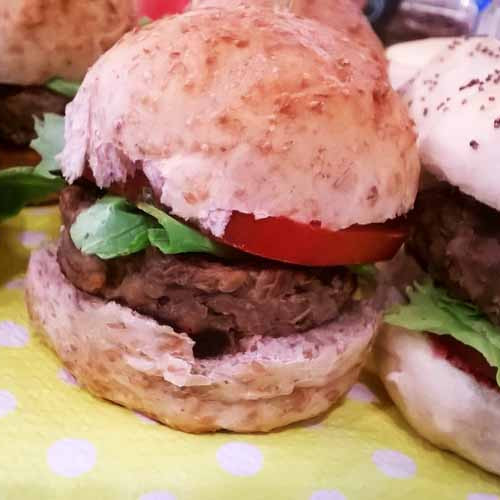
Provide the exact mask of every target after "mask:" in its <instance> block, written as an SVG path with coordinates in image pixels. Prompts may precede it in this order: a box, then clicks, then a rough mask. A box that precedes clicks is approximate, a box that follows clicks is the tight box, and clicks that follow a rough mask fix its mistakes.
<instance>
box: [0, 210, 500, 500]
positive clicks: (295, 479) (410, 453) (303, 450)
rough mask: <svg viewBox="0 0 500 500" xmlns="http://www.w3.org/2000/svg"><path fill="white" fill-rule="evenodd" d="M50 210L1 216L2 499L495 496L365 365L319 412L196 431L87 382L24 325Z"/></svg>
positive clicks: (497, 491) (496, 489)
mask: <svg viewBox="0 0 500 500" xmlns="http://www.w3.org/2000/svg"><path fill="white" fill-rule="evenodd" d="M58 227H59V218H58V215H57V210H56V209H55V208H37V209H34V208H33V209H27V210H24V212H23V213H22V214H21V215H20V216H18V217H16V218H15V219H12V220H9V221H6V222H3V223H2V224H0V443H1V447H0V499H1V500H11V499H12V500H19V499H22V500H31V499H33V500H35V499H36V500H40V499H51V500H53V499H55V500H57V499H69V498H71V500H87V499H89V498H95V499H99V500H106V499H110V500H111V499H113V500H114V499H120V500H128V499H130V500H188V499H189V500H192V499H194V500H198V499H203V500H205V499H207V500H224V499H228V500H232V499H238V500H257V499H259V500H260V499H269V500H271V499H272V500H274V499H294V500H346V499H349V500H355V499H365V498H366V499H371V498H373V499H386V500H391V499H394V500H396V499H397V500H399V499H405V500H413V499H415V500H421V499H423V498H426V499H429V500H433V499H440V500H442V499H444V500H446V499H449V500H459V499H463V500H500V479H499V478H497V477H495V476H492V475H489V474H487V473H485V472H482V471H480V470H478V469H477V468H475V467H473V466H472V465H470V464H468V463H467V462H465V461H463V460H461V459H459V458H458V457H455V456H454V455H451V454H448V453H444V452H441V451H439V450H437V449H435V448H433V447H432V446H430V445H429V444H427V443H426V442H425V441H423V440H422V439H420V438H419V437H418V436H416V435H415V433H414V432H412V431H411V429H410V428H409V427H408V426H407V425H406V423H405V422H404V420H403V419H402V418H401V417H400V415H399V414H398V412H397V411H396V409H395V407H394V405H393V404H392V403H391V402H390V401H389V399H388V397H387V395H386V393H385V392H384V391H383V389H382V388H381V386H380V384H379V383H378V382H377V381H376V379H374V378H371V377H370V376H368V375H365V376H363V377H362V378H361V380H360V382H358V383H357V384H356V385H355V386H354V387H353V388H352V389H351V391H350V392H349V394H348V396H347V397H346V399H345V401H344V402H343V403H342V404H341V405H339V406H338V407H337V408H336V409H335V410H334V411H332V412H331V413H330V414H329V415H327V416H326V417H325V418H323V419H317V420H314V421H309V422H305V423H302V424H299V425H294V426H290V427H288V428H286V429H284V430H282V431H279V432H274V433H271V434H267V435H238V434H229V433H219V434H215V435H206V436H192V435H189V434H183V433H182V432H178V431H173V430H171V429H168V428H167V427H164V426H162V425H159V424H157V423H156V422H154V421H152V420H150V419H149V418H147V417H145V416H143V415H140V414H137V413H134V412H132V411H129V410H127V409H124V408H121V407H119V406H116V405H113V404H111V403H107V402H104V401H100V400H97V399H95V398H94V397H92V396H90V395H89V394H87V393H86V392H85V391H83V390H82V389H81V388H80V387H79V386H78V384H77V382H76V380H75V379H74V378H73V376H72V375H71V374H70V373H68V372H67V371H66V370H65V369H64V368H62V366H61V364H60V362H59V361H58V360H57V358H56V357H55V356H54V355H53V353H52V352H51V351H50V350H49V349H48V348H47V347H45V345H43V344H42V343H41V341H40V339H39V338H38V337H37V336H36V335H34V334H33V332H32V331H31V330H30V327H29V322H28V318H27V314H26V309H25V306H24V302H23V275H24V272H25V270H26V265H27V261H28V258H29V253H30V250H32V249H33V248H36V247H37V246H39V245H41V244H43V243H44V242H45V241H47V240H49V239H52V238H55V237H57V233H58Z"/></svg>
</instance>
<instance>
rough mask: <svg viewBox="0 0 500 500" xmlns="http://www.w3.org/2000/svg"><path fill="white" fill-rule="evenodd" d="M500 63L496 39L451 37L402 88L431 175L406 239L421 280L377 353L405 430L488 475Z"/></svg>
mask: <svg viewBox="0 0 500 500" xmlns="http://www.w3.org/2000/svg"><path fill="white" fill-rule="evenodd" d="M419 43H420V42H419ZM413 47H414V46H411V47H410V48H412V49H413ZM403 49H404V47H403ZM499 61H500V41H498V40H494V39H489V38H470V39H462V38H456V39H451V40H448V41H447V45H446V46H445V47H444V49H443V50H442V51H441V52H439V53H438V54H437V55H436V57H435V58H434V59H433V60H432V61H431V62H430V63H429V64H427V65H425V66H424V67H423V69H421V71H420V73H418V74H417V76H415V77H414V78H412V79H410V81H409V82H408V83H407V84H406V85H405V86H404V87H403V89H402V90H401V93H402V94H403V96H404V98H405V100H406V101H407V103H408V106H409V109H410V114H411V116H412V117H413V119H414V121H415V123H416V127H417V130H418V136H419V137H418V145H419V150H420V157H421V161H422V166H423V167H424V168H425V169H426V170H427V171H428V172H429V173H431V174H433V175H434V176H435V178H434V179H433V182H431V181H430V180H429V179H427V183H428V184H429V186H428V187H427V188H426V189H424V190H422V191H421V192H420V193H419V195H418V197H417V200H416V202H415V209H414V211H413V212H412V214H411V217H410V221H411V229H410V236H409V239H408V242H407V244H406V250H407V253H408V254H410V256H411V258H414V259H416V261H417V262H418V264H420V266H421V268H422V269H423V270H424V271H426V272H427V276H425V275H424V276H423V277H422V276H421V275H422V274H423V271H422V270H421V271H418V270H417V272H416V276H417V281H415V282H414V283H412V282H410V283H407V285H410V286H409V288H408V289H407V290H406V294H405V295H406V297H405V298H406V299H407V303H405V304H404V305H401V306H398V307H396V308H395V309H394V310H393V311H391V312H390V313H389V314H388V315H387V316H386V322H387V323H388V324H389V326H388V327H387V328H385V329H384V331H383V332H382V334H381V336H380V337H379V340H378V341H377V349H376V355H377V356H376V358H377V361H378V367H379V371H380V375H381V377H382V379H383V381H384V384H385V386H386V388H387V390H388V392H389V394H390V395H391V397H392V398H393V399H394V401H395V403H396V405H397V406H398V407H399V409H400V410H401V411H402V413H403V414H404V415H405V417H406V418H407V419H408V421H409V422H410V424H411V425H412V426H413V427H414V428H415V429H416V430H417V431H418V432H419V433H420V434H422V435H423V436H424V437H425V438H427V439H428V440H429V441H431V442H432V443H434V444H436V445H437V446H439V447H441V448H444V449H447V450H451V451H454V452H456V453H458V454H459V455H461V456H463V457H465V458H467V459H469V460H471V461H472V462H474V463H476V464H478V465H479V466H481V467H483V468H484V469H486V470H489V471H491V472H494V473H496V474H500V434H499V432H498V424H499V422H500V213H499V210H500V175H499V165H500V148H499V144H500V63H499ZM410 267H414V263H413V260H409V259H406V260H405V261H404V262H403V266H402V269H404V270H405V271H406V272H407V271H408V269H409V268H410ZM419 274H420V276H419ZM398 275H399V276H398V281H401V273H398Z"/></svg>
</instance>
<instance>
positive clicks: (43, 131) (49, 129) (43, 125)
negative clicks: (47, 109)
mask: <svg viewBox="0 0 500 500" xmlns="http://www.w3.org/2000/svg"><path fill="white" fill-rule="evenodd" d="M34 118H35V131H36V133H37V135H38V137H37V138H36V139H34V140H33V141H31V144H30V146H31V147H32V148H33V149H34V150H35V151H36V152H37V153H38V154H39V155H40V156H41V157H42V160H41V161H40V163H39V164H38V165H37V166H36V167H35V172H36V173H37V174H38V175H40V176H44V177H48V178H54V177H55V176H54V175H53V172H56V171H58V170H59V163H58V162H57V160H56V156H57V155H58V154H59V153H60V152H61V151H62V150H63V148H64V116H60V115H56V114H54V113H46V114H44V115H43V120H40V119H39V118H37V117H34Z"/></svg>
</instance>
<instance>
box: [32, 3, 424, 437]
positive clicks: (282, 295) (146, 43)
mask: <svg viewBox="0 0 500 500" xmlns="http://www.w3.org/2000/svg"><path fill="white" fill-rule="evenodd" d="M385 75H386V69H385V67H384V66H382V65H381V64H380V63H379V62H378V61H377V60H375V59H373V58H372V57H371V56H370V55H369V53H368V50H367V49H363V48H361V46H358V45H357V44H355V43H351V42H350V41H349V40H348V39H346V37H345V36H339V35H338V34H337V33H336V32H334V31H331V30H329V29H328V28H327V27H324V26H322V25H320V24H319V23H317V22H315V21H311V20H304V19H299V18H297V17H295V16H294V15H293V14H291V13H285V12H280V13H277V12H274V11H273V10H272V9H262V8H254V7H251V6H248V7H245V6H241V7H235V8H234V9H229V8H228V9H224V8H222V7H220V8H210V9H209V8H207V9H200V10H193V11H191V12H188V13H185V14H182V15H179V16H174V17H171V18H168V19H164V20H161V21H157V22H155V23H152V24H150V25H148V26H146V27H144V28H143V29H141V30H140V31H137V32H135V33H130V34H128V35H126V36H125V37H124V38H123V39H122V40H121V41H120V42H119V43H118V44H117V45H115V46H114V47H113V48H112V49H111V50H110V51H109V52H107V53H106V54H105V55H104V56H103V57H102V58H100V60H99V61H98V62H97V63H96V64H95V65H94V67H93V68H92V69H91V70H90V72H89V73H88V74H87V76H86V78H85V80H84V82H83V84H82V86H81V88H80V90H79V92H78V94H77V96H76V98H75V100H74V101H73V102H72V103H71V104H70V105H69V106H68V108H67V116H66V131H65V140H66V144H65V147H64V150H63V152H62V154H61V155H60V157H59V158H60V164H61V169H62V174H63V175H64V177H65V178H66V180H67V181H68V182H69V183H71V186H70V187H68V188H67V189H65V190H64V191H63V192H62V195H61V203H60V207H61V213H62V218H63V222H64V229H63V231H62V235H61V239H60V241H59V243H58V247H57V249H55V248H47V249H43V250H40V251H38V252H36V253H34V254H33V255H32V258H31V262H30V266H29V270H28V276H27V304H28V307H29V311H30V315H31V318H32V320H33V323H34V325H35V326H36V328H37V329H38V330H39V331H40V332H42V334H43V335H44V336H45V338H46V339H47V341H48V343H49V344H50V345H51V346H52V347H53V348H54V350H55V351H56V352H57V354H58V355H59V357H60V358H61V359H62V360H63V362H64V363H65V365H66V366H67V368H68V369H69V370H70V371H71V372H72V373H73V374H74V375H75V377H76V378H77V379H78V381H79V382H80V383H81V384H82V385H83V386H85V387H86V388H87V389H88V390H89V391H91V392H92V393H93V394H96V395H98V396H101V397H103V398H106V399H109V400H111V401H115V402H117V403H119V404H122V405H124V406H127V407H129V408H133V409H135V410H139V411H141V412H143V413H145V414H147V415H150V416H151V417H153V418H155V419H157V420H159V421H161V422H164V423H166V424H168V425H170V426H172V427H175V428H178V429H182V430H184V431H189V432H205V431H215V430H217V429H230V430H233V431H245V432H251V431H268V430H270V429H273V428H275V427H279V426H283V425H286V424H289V423H291V422H295V421H298V420H301V419H305V418H309V417H313V416H315V415H318V414H320V413H321V412H324V411H325V410H327V409H328V408H329V407H330V406H331V405H332V403H334V402H335V401H337V400H338V399H339V398H340V397H341V396H342V395H343V394H344V393H345V392H346V391H347V390H348V389H349V387H350V386H351V385H352V384H353V383H354V381H355V380H356V378H357V376H358V374H359V371H360V369H361V366H362V365H363V362H364V360H365V358H366V355H367V353H368V350H369V348H370V345H371V343H372V340H373V337H374V334H375V332H376V330H377V327H378V324H379V318H380V316H379V314H378V312H377V311H376V310H375V309H374V307H373V306H372V304H371V303H370V301H369V300H359V297H357V296H355V295H354V294H355V291H356V287H357V283H356V282H357V279H356V274H355V273H353V271H352V270H351V269H350V268H349V267H348V266H349V265H351V264H362V263H369V262H375V261H377V260H383V259H387V258H390V257H391V256H392V255H393V254H394V253H395V252H396V251H397V250H398V248H399V247H400V245H401V243H402V240H403V237H404V236H405V231H403V230H401V228H400V225H399V224H398V223H397V222H390V221H389V220H390V219H394V218H397V217H398V216H400V215H402V214H405V213H406V212H407V211H408V210H409V209H410V208H411V206H412V205H413V202H414V197H415V195H416V191H417V179H418V175H419V162H418V153H417V150H416V146H415V137H414V133H413V131H412V128H411V122H410V120H409V118H408V116H407V111H406V108H405V106H404V105H403V104H402V102H401V101H400V99H399V97H398V96H397V94H396V93H395V92H394V91H393V90H392V89H391V87H390V85H389V84H388V81H387V79H386V76H385ZM386 221H389V222H386Z"/></svg>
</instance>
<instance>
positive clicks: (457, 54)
mask: <svg viewBox="0 0 500 500" xmlns="http://www.w3.org/2000/svg"><path fill="white" fill-rule="evenodd" d="M499 62H500V41H499V40H496V39H491V38H482V37H481V38H479V37H476V38H469V39H463V38H456V39H454V40H452V41H449V43H448V44H447V46H446V48H445V49H444V51H441V52H439V53H438V54H437V56H436V57H435V59H434V60H433V61H432V62H431V63H430V64H428V65H426V66H425V67H424V68H423V69H422V71H421V72H420V73H419V74H418V76H417V77H415V79H414V80H413V81H412V82H409V84H408V85H407V86H406V87H405V88H404V89H403V91H402V94H403V97H404V99H405V100H406V102H407V103H408V105H409V110H410V115H411V117H412V118H413V120H414V121H415V124H416V129H417V131H418V147H419V151H420V159H421V162H422V165H423V167H424V168H426V169H427V170H428V171H429V172H431V173H432V174H434V175H435V176H436V177H438V178H439V179H441V180H445V181H446V182H448V183H450V184H451V185H453V186H456V187H458V188H459V189H460V190H461V191H462V192H464V193H466V194H468V195H471V196H473V197H474V198H475V199H476V200H478V201H480V202H482V203H484V204H486V205H489V206H491V207H493V208H495V209H496V210H500V176H499V175H498V166H499V165H500V148H499V147H498V144H499V141H500V64H499Z"/></svg>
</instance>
